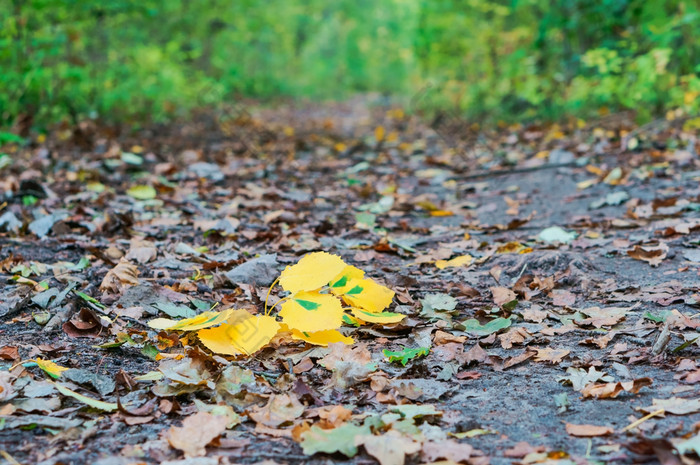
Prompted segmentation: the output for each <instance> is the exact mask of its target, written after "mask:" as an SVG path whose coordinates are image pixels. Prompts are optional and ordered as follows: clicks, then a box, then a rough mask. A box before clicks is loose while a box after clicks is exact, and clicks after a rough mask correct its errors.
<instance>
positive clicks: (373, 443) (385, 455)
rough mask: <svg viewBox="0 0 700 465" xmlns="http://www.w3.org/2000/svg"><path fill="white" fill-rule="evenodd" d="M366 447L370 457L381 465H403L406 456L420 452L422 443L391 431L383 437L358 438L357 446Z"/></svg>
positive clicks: (365, 436) (367, 436) (368, 436)
mask: <svg viewBox="0 0 700 465" xmlns="http://www.w3.org/2000/svg"><path fill="white" fill-rule="evenodd" d="M360 444H362V445H364V446H365V450H366V451H367V453H368V454H369V455H371V456H372V457H374V458H376V459H377V460H378V461H379V463H380V464H381V465H403V463H404V461H405V459H406V455H410V454H415V453H416V452H418V451H419V450H420V447H421V446H420V443H419V442H416V441H414V440H413V439H410V438H408V437H406V436H404V435H402V434H401V433H399V432H397V431H394V430H390V431H389V432H387V433H385V434H383V435H381V436H371V435H364V436H357V437H356V438H355V445H358V446H359V445H360Z"/></svg>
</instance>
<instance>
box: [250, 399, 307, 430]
mask: <svg viewBox="0 0 700 465" xmlns="http://www.w3.org/2000/svg"><path fill="white" fill-rule="evenodd" d="M302 413H304V406H303V405H302V404H301V402H299V399H297V398H296V396H294V395H290V394H278V395H272V396H271V397H270V400H269V401H268V402H267V404H266V405H265V406H264V407H253V408H252V409H251V410H250V411H249V412H248V416H249V417H250V418H251V419H252V420H253V421H255V422H256V423H259V424H262V425H264V426H273V427H274V426H280V425H283V424H285V423H289V422H291V421H292V420H294V419H296V418H299V417H300V416H301V414H302Z"/></svg>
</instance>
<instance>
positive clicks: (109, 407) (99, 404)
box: [49, 381, 118, 412]
mask: <svg viewBox="0 0 700 465" xmlns="http://www.w3.org/2000/svg"><path fill="white" fill-rule="evenodd" d="M49 382H50V383H51V384H53V385H54V386H55V387H56V389H57V390H58V392H60V393H61V394H63V395H64V396H70V397H72V398H74V399H77V400H79V401H80V402H82V403H84V404H87V405H89V406H90V407H94V408H96V409H100V410H104V411H106V412H114V411H115V410H116V409H117V408H118V406H117V404H115V403H113V402H103V401H101V400H97V399H93V398H92V397H88V396H84V395H82V394H79V393H77V392H75V391H73V390H71V389H68V388H67V387H66V386H63V385H62V384H58V383H55V382H53V381H49Z"/></svg>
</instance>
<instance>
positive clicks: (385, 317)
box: [351, 308, 406, 324]
mask: <svg viewBox="0 0 700 465" xmlns="http://www.w3.org/2000/svg"><path fill="white" fill-rule="evenodd" d="M351 311H352V314H353V315H355V317H356V318H358V319H359V320H362V321H364V322H367V323H382V324H391V323H398V322H399V321H401V320H403V319H404V318H406V315H402V314H401V313H392V312H380V313H374V312H369V311H367V310H363V309H361V308H352V310H351Z"/></svg>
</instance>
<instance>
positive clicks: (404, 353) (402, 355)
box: [384, 347, 430, 366]
mask: <svg viewBox="0 0 700 465" xmlns="http://www.w3.org/2000/svg"><path fill="white" fill-rule="evenodd" d="M429 352H430V348H429V347H415V348H412V349H409V348H408V347H405V348H404V349H403V350H401V351H400V352H392V351H390V350H387V349H384V356H385V357H388V358H389V362H400V363H401V365H403V366H406V364H407V363H408V362H409V360H412V359H414V358H416V357H420V356H426V355H428V353H429Z"/></svg>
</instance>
